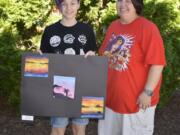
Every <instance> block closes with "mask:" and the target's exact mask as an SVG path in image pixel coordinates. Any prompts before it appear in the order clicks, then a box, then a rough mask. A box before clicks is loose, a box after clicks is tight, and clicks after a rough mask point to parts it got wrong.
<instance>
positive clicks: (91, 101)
mask: <svg viewBox="0 0 180 135" xmlns="http://www.w3.org/2000/svg"><path fill="white" fill-rule="evenodd" d="M82 105H83V106H96V105H99V106H103V100H99V99H83V101H82Z"/></svg>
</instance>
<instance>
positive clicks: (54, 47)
mask: <svg viewBox="0 0 180 135" xmlns="http://www.w3.org/2000/svg"><path fill="white" fill-rule="evenodd" d="M56 4H57V7H58V9H59V10H60V12H61V14H62V19H61V20H60V21H58V22H56V23H54V24H52V25H50V26H48V27H46V28H45V31H44V34H43V36H42V40H41V46H40V50H41V52H42V53H59V54H70V55H85V57H87V56H88V55H95V52H94V51H95V49H96V41H95V35H94V32H93V30H92V28H91V27H90V26H89V25H87V24H84V23H81V22H78V21H77V20H76V15H77V11H78V9H79V7H80V1H79V0H56ZM69 120H71V122H72V129H73V134H74V135H85V128H86V125H87V124H88V119H80V118H79V119H77V118H71V119H69V118H62V117H52V118H51V125H52V132H51V135H64V133H65V129H66V126H67V125H68V122H69Z"/></svg>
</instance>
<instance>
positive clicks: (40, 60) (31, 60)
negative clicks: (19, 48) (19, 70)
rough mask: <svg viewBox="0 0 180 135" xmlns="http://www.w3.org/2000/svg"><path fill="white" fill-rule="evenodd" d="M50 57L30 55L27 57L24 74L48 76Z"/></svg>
mask: <svg viewBox="0 0 180 135" xmlns="http://www.w3.org/2000/svg"><path fill="white" fill-rule="evenodd" d="M48 62H49V59H48V58H47V57H44V56H42V57H41V56H29V57H26V58H25V68H24V76H26V77H27V76H29V77H48Z"/></svg>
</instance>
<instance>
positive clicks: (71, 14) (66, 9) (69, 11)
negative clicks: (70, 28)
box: [60, 0, 80, 20]
mask: <svg viewBox="0 0 180 135" xmlns="http://www.w3.org/2000/svg"><path fill="white" fill-rule="evenodd" d="M79 6H80V4H79V1H78V0H63V2H62V3H61V5H60V11H61V14H62V16H63V18H64V19H68V20H71V19H75V18H76V14H77V11H78V9H79Z"/></svg>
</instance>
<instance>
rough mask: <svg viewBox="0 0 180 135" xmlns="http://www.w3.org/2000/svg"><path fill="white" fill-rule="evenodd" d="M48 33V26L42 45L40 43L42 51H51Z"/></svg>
mask: <svg viewBox="0 0 180 135" xmlns="http://www.w3.org/2000/svg"><path fill="white" fill-rule="evenodd" d="M47 33H48V32H47V28H45V30H44V33H43V35H42V38H41V45H40V50H41V51H42V53H49V51H50V46H49V44H48V43H49V42H48V38H47Z"/></svg>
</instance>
